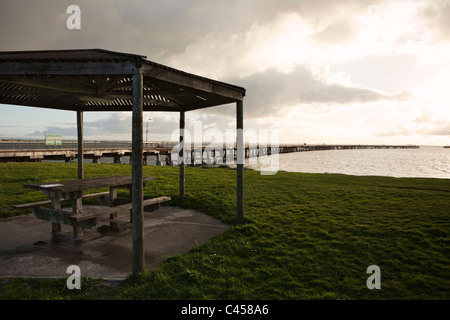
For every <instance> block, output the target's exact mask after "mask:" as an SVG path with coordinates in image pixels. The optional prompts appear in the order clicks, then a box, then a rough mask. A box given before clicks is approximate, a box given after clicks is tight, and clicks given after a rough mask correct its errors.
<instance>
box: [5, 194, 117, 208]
mask: <svg viewBox="0 0 450 320" xmlns="http://www.w3.org/2000/svg"><path fill="white" fill-rule="evenodd" d="M103 197H109V192H99V193H91V194H85V195H83V199H89V198H103ZM60 201H61V202H68V201H71V200H67V199H60ZM50 204H52V200H44V201H37V202H30V203H23V204H17V205H14V206H13V208H14V209H19V210H25V209H33V208H37V207H42V206H46V205H50Z"/></svg>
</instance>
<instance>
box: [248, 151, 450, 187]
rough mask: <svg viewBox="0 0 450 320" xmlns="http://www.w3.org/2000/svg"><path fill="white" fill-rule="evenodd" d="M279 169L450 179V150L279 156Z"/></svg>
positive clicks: (287, 154) (327, 152)
mask: <svg viewBox="0 0 450 320" xmlns="http://www.w3.org/2000/svg"><path fill="white" fill-rule="evenodd" d="M250 167H252V168H254V169H258V165H256V166H255V165H253V166H250ZM279 170H282V171H290V172H311V173H343V174H350V175H363V176H390V177H425V178H445V179H450V148H443V147H428V146H423V147H420V148H419V149H361V150H329V151H328V150H327V151H309V152H295V153H286V154H280V155H279Z"/></svg>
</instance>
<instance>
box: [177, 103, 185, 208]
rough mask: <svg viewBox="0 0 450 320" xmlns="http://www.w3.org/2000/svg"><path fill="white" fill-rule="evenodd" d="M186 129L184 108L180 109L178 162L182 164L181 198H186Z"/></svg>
mask: <svg viewBox="0 0 450 320" xmlns="http://www.w3.org/2000/svg"><path fill="white" fill-rule="evenodd" d="M184 129H185V114H184V110H182V111H180V153H179V154H178V159H180V158H181V162H180V160H178V163H179V164H180V200H183V199H184V170H185V167H184V158H185V150H184V137H185V135H184Z"/></svg>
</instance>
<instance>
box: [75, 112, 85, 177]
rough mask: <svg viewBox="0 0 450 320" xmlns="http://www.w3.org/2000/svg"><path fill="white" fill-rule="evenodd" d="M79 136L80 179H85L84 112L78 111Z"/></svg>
mask: <svg viewBox="0 0 450 320" xmlns="http://www.w3.org/2000/svg"><path fill="white" fill-rule="evenodd" d="M77 134H78V179H84V155H83V111H79V110H78V111H77Z"/></svg>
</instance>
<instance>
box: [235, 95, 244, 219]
mask: <svg viewBox="0 0 450 320" xmlns="http://www.w3.org/2000/svg"><path fill="white" fill-rule="evenodd" d="M244 151H245V149H244V106H243V101H238V102H236V162H237V186H236V198H237V200H236V220H237V222H238V223H241V222H242V221H243V220H244V161H245V159H244Z"/></svg>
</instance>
